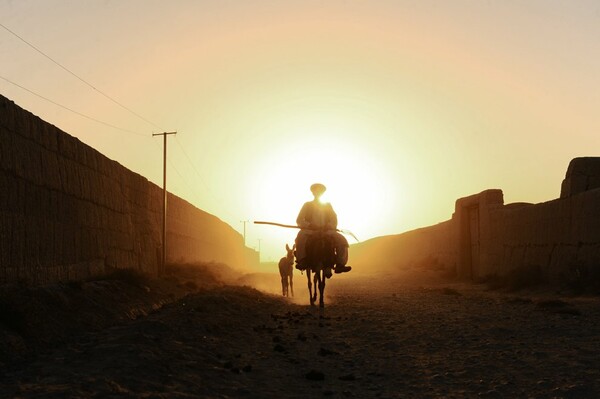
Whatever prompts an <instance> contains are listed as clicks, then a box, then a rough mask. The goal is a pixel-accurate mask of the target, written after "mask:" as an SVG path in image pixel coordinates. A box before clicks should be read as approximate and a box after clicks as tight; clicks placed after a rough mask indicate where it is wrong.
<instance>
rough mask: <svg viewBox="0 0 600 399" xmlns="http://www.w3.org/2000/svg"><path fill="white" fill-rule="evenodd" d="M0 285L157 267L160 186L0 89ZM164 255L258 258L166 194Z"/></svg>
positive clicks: (235, 261) (236, 261) (237, 238)
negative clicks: (166, 251) (48, 121)
mask: <svg viewBox="0 0 600 399" xmlns="http://www.w3.org/2000/svg"><path fill="white" fill-rule="evenodd" d="M0 187H1V189H0V283H6V282H16V281H29V282H33V283H39V284H41V283H47V282H53V281H59V280H74V279H83V278H88V277H92V276H97V275H101V274H103V273H105V272H106V270H107V269H108V268H133V269H137V270H141V271H144V272H149V273H156V272H157V270H158V262H159V256H158V254H159V252H160V245H161V232H160V229H161V226H162V224H161V212H162V190H161V188H159V187H157V186H156V185H155V184H153V183H150V182H149V181H148V180H147V179H145V178H144V177H142V176H140V175H139V174H136V173H134V172H131V171H130V170H128V169H126V168H125V167H123V166H122V165H120V164H119V163H117V162H115V161H112V160H110V159H108V158H107V157H105V156H104V155H102V154H101V153H99V152H98V151H96V150H94V149H93V148H91V147H89V146H87V145H85V144H83V143H82V142H81V141H79V140H78V139H76V138H74V137H72V136H70V135H68V134H67V133H65V132H63V131H61V130H60V129H58V128H57V127H55V126H53V125H51V124H49V123H46V122H44V121H43V120H41V119H40V118H38V117H36V116H35V115H33V114H31V113H29V112H27V111H25V110H23V109H21V108H20V107H18V106H17V105H15V104H14V103H13V102H11V101H10V100H8V99H6V98H4V97H2V96H0ZM168 215H169V219H168V229H167V231H168V236H167V240H168V242H169V244H170V245H168V246H167V248H168V253H167V259H168V260H169V261H180V260H184V261H188V262H191V261H214V262H222V263H227V264H230V265H231V266H233V267H236V266H241V265H244V264H245V265H246V266H249V265H258V254H257V253H256V252H255V251H253V250H251V249H248V248H246V247H244V245H243V239H242V237H241V235H240V234H239V233H237V232H236V231H235V230H234V229H233V228H231V227H230V226H229V225H227V224H226V223H224V222H222V221H220V220H219V219H217V218H216V217H214V216H212V215H209V214H207V213H206V212H203V211H201V210H200V209H197V208H195V207H194V206H192V205H191V204H189V203H187V202H186V201H184V200H182V199H180V198H177V197H175V196H173V195H169V213H168Z"/></svg>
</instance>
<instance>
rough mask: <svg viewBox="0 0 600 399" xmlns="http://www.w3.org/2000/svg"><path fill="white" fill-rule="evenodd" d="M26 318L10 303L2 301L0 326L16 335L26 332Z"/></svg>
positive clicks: (0, 304) (0, 303) (0, 301)
mask: <svg viewBox="0 0 600 399" xmlns="http://www.w3.org/2000/svg"><path fill="white" fill-rule="evenodd" d="M25 324H26V323H25V316H24V315H23V313H22V312H21V311H19V310H17V309H15V307H14V306H12V305H11V304H10V303H9V302H6V301H3V300H0V325H2V326H4V327H5V328H7V329H9V330H12V331H14V332H16V333H19V334H20V333H22V332H23V331H25Z"/></svg>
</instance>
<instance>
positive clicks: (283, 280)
mask: <svg viewBox="0 0 600 399" xmlns="http://www.w3.org/2000/svg"><path fill="white" fill-rule="evenodd" d="M281 295H283V296H287V277H286V276H285V275H284V274H282V275H281Z"/></svg>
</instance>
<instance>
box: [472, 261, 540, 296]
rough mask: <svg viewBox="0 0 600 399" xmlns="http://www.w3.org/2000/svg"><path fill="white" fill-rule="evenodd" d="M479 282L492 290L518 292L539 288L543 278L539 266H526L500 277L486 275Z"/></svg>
mask: <svg viewBox="0 0 600 399" xmlns="http://www.w3.org/2000/svg"><path fill="white" fill-rule="evenodd" d="M479 282H480V283H483V284H486V285H487V286H488V287H489V288H490V289H492V290H497V289H506V290H508V291H519V290H522V289H526V288H533V287H537V286H539V285H540V284H542V283H543V282H544V278H543V275H542V270H541V268H540V267H539V266H537V265H528V266H519V267H517V268H515V269H512V270H511V271H509V272H508V273H506V274H505V275H502V276H500V275H497V274H492V275H488V276H486V277H484V278H482V279H481V280H480V281H479Z"/></svg>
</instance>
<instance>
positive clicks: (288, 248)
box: [285, 244, 296, 251]
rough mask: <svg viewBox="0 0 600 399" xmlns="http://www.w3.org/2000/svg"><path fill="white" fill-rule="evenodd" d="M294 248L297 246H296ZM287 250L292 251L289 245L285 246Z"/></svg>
mask: <svg viewBox="0 0 600 399" xmlns="http://www.w3.org/2000/svg"><path fill="white" fill-rule="evenodd" d="M294 246H296V245H294ZM285 249H287V250H288V251H289V250H290V246H289V245H287V244H285Z"/></svg>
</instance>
